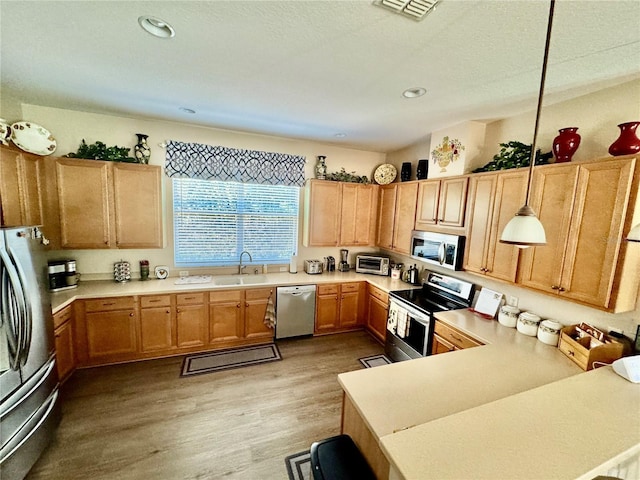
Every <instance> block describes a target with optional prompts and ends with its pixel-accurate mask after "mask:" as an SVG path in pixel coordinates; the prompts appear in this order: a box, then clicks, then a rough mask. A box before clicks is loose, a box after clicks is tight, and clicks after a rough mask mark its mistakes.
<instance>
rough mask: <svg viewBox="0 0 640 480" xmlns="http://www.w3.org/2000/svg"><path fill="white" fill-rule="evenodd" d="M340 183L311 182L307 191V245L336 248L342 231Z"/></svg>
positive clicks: (305, 237) (305, 238)
mask: <svg viewBox="0 0 640 480" xmlns="http://www.w3.org/2000/svg"><path fill="white" fill-rule="evenodd" d="M340 198H341V195H340V183H339V182H331V181H325V180H309V183H308V185H307V187H306V189H305V206H304V208H305V235H304V240H305V245H306V246H312V247H335V246H337V245H338V236H339V229H340Z"/></svg>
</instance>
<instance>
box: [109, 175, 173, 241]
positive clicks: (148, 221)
mask: <svg viewBox="0 0 640 480" xmlns="http://www.w3.org/2000/svg"><path fill="white" fill-rule="evenodd" d="M113 191H114V200H115V226H116V245H117V246H118V247H119V248H161V247H162V243H163V242H162V187H161V169H160V167H157V166H154V165H138V164H127V163H114V165H113Z"/></svg>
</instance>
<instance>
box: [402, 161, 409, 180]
mask: <svg viewBox="0 0 640 480" xmlns="http://www.w3.org/2000/svg"><path fill="white" fill-rule="evenodd" d="M409 180H411V163H410V162H404V163H403V164H402V168H401V169H400V181H402V182H407V181H409Z"/></svg>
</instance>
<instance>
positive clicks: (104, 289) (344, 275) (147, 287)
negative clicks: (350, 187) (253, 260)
mask: <svg viewBox="0 0 640 480" xmlns="http://www.w3.org/2000/svg"><path fill="white" fill-rule="evenodd" d="M228 276H229V275H221V277H228ZM265 276H266V277H267V278H266V281H264V282H259V283H251V279H252V277H255V278H260V277H265ZM214 278H215V276H214ZM176 280H178V278H177V277H170V278H167V279H165V280H157V279H150V280H145V281H140V280H132V281H130V282H126V283H117V282H114V281H109V280H97V281H86V282H83V281H81V282H80V284H79V285H78V288H74V289H71V290H63V291H61V292H54V293H52V294H51V306H52V309H53V312H54V313H56V312H57V311H59V310H60V309H61V308H64V307H65V306H66V305H69V304H70V303H71V302H73V301H74V300H76V299H87V298H99V297H118V296H123V295H158V294H163V293H181V292H196V291H210V290H233V289H238V288H259V287H274V286H286V285H313V284H316V285H317V284H321V283H337V282H368V283H371V284H372V285H375V286H376V287H378V288H380V289H381V290H384V291H385V292H390V291H391V290H406V289H410V288H419V287H416V286H413V285H410V284H408V283H405V282H403V281H401V280H392V279H391V278H390V277H383V276H379V275H367V274H362V273H355V271H349V272H331V273H328V272H325V273H322V274H319V275H309V274H307V273H305V272H298V273H268V274H266V275H257V276H255V275H251V274H248V275H243V281H244V284H243V285H225V286H218V285H215V283H213V282H210V283H197V284H186V285H176V283H175V282H176Z"/></svg>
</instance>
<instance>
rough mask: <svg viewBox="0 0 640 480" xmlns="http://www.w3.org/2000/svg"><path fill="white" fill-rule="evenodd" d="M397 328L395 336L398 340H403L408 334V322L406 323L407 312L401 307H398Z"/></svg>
mask: <svg viewBox="0 0 640 480" xmlns="http://www.w3.org/2000/svg"><path fill="white" fill-rule="evenodd" d="M397 316H398V328H397V333H396V334H397V335H398V337H400V338H405V337H406V336H407V335H408V334H409V322H408V317H409V315H408V314H407V311H406V310H405V309H404V308H402V307H398V314H397Z"/></svg>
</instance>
